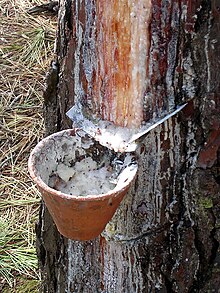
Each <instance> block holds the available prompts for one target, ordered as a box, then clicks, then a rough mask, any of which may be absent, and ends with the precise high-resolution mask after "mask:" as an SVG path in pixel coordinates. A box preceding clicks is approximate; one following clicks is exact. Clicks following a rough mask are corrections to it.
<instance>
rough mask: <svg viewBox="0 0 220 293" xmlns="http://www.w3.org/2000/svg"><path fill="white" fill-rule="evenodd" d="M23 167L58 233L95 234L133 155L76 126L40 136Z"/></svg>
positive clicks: (128, 175) (121, 191)
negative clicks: (119, 151) (120, 151)
mask: <svg viewBox="0 0 220 293" xmlns="http://www.w3.org/2000/svg"><path fill="white" fill-rule="evenodd" d="M28 169H29V172H30V175H31V177H32V178H33V180H34V182H35V183H36V184H37V186H38V188H39V190H40V192H41V194H42V196H43V199H44V201H45V203H46V206H47V208H48V210H49V212H50V214H51V216H52V217H53V220H54V222H55V224H56V226H57V228H58V230H59V232H60V233H61V234H62V235H64V236H65V237H67V238H70V239H74V240H90V239H93V238H95V237H97V236H98V235H99V234H100V233H101V232H102V231H103V230H104V228H105V226H106V224H107V223H108V222H109V221H110V219H111V218H112V216H113V215H114V213H115V211H116V209H117V207H118V206H119V204H120V202H121V201H122V199H123V197H124V195H125V194H126V192H127V191H128V189H129V187H130V185H131V183H132V181H133V180H134V179H135V176H136V173H137V169H138V167H137V162H136V159H135V156H134V155H132V154H129V153H125V154H118V153H115V152H114V151H111V150H109V149H108V148H106V147H104V146H102V145H100V144H99V143H98V142H96V141H95V140H94V139H93V138H91V137H90V136H88V135H87V134H86V133H85V132H84V131H83V130H81V129H69V130H63V131H61V132H58V133H55V134H53V135H50V136H48V137H47V138H45V139H43V140H42V141H41V142H40V143H39V144H38V145H37V146H36V147H35V148H34V150H33V151H32V153H31V155H30V158H29V162H28Z"/></svg>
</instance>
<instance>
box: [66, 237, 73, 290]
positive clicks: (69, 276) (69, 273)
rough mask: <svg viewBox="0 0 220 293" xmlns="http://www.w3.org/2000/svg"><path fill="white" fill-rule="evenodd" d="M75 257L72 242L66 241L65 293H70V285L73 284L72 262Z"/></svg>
mask: <svg viewBox="0 0 220 293" xmlns="http://www.w3.org/2000/svg"><path fill="white" fill-rule="evenodd" d="M74 258H75V255H74V254H73V241H72V240H70V239H69V240H68V243H67V259H68V268H67V291H66V292H67V293H68V292H71V284H72V282H73V276H74V272H73V260H74Z"/></svg>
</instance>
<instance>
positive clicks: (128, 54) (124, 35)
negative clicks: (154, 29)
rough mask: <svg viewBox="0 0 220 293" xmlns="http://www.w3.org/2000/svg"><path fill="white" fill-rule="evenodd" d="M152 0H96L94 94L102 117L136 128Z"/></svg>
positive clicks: (145, 72)
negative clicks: (96, 58) (96, 43)
mask: <svg viewBox="0 0 220 293" xmlns="http://www.w3.org/2000/svg"><path fill="white" fill-rule="evenodd" d="M150 8H151V1H144V0H141V1H138V3H136V2H135V3H134V2H132V1H130V0H121V1H118V0H114V1H105V0H98V1H97V38H98V48H97V51H98V74H97V76H96V81H95V85H94V86H95V97H94V99H97V103H98V105H99V109H100V114H101V116H102V118H103V119H104V120H109V121H112V122H114V123H115V124H116V125H120V126H126V127H129V128H136V127H139V126H140V125H141V122H142V120H143V113H142V112H143V95H144V91H145V86H146V78H147V60H148V50H149V38H148V26H149V24H148V22H149V17H150V10H151V9H150Z"/></svg>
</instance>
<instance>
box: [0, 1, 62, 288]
mask: <svg viewBox="0 0 220 293" xmlns="http://www.w3.org/2000/svg"><path fill="white" fill-rule="evenodd" d="M42 3H43V1H40V0H33V1H31V0H0V170H1V171H0V292H5V293H6V292H7V293H8V292H16V293H18V292H22V293H25V292H32V293H33V292H38V284H39V280H40V276H39V273H38V265H37V256H36V249H35V223H36V221H37V219H38V209H39V203H40V195H39V192H38V191H37V189H36V187H35V185H34V184H33V183H32V180H31V179H30V176H29V174H28V171H27V161H28V157H29V154H30V151H31V150H32V148H33V147H34V146H35V145H36V143H37V142H38V141H39V140H40V139H41V138H42V136H43V133H44V123H43V113H42V112H43V111H42V108H43V99H42V91H43V87H44V80H45V75H46V72H47V70H48V68H49V64H50V62H51V58H52V56H53V47H54V39H55V33H56V23H57V19H56V16H51V15H49V16H48V15H46V14H41V15H30V14H28V13H27V10H28V9H29V8H31V7H33V6H35V5H39V4H42ZM44 3H45V1H44Z"/></svg>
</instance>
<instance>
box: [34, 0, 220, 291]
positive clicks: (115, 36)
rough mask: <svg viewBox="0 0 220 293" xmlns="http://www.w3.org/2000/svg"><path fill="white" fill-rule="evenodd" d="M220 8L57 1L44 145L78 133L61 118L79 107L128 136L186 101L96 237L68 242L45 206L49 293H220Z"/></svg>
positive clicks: (118, 0)
mask: <svg viewBox="0 0 220 293" xmlns="http://www.w3.org/2000/svg"><path fill="white" fill-rule="evenodd" d="M132 3H134V4H132ZM132 5H133V6H132ZM219 7H220V1H217V0H216V1H202V0H198V1H191V0H174V1H159V0H152V1H150V0H145V1H144V0H140V1H136V2H134V1H130V0H113V1H104V0H97V1H94V0H91V1H88V0H85V1H79V0H75V1H72V0H61V1H60V9H59V18H58V23H59V26H58V36H57V44H56V46H57V47H56V51H57V60H55V61H54V63H53V65H52V67H51V69H50V72H49V74H48V76H47V87H46V90H45V93H44V98H45V119H46V130H47V134H50V133H53V132H55V131H59V130H61V129H65V128H69V127H71V126H72V123H71V121H70V120H69V119H68V118H67V117H66V115H65V113H66V111H67V110H69V108H70V107H72V106H73V105H74V103H75V100H76V99H78V98H80V99H82V100H83V101H84V102H83V107H84V109H85V112H86V113H92V114H97V115H99V116H100V117H102V118H103V119H107V120H111V121H113V122H114V123H116V124H118V125H122V126H126V127H130V126H132V123H134V124H135V125H136V124H140V122H141V121H143V120H144V121H148V120H149V119H151V118H152V117H154V116H155V115H157V116H160V114H161V113H163V111H164V109H169V108H172V107H173V106H177V105H179V104H181V103H183V102H185V101H189V102H188V105H187V106H186V108H185V109H184V110H183V111H182V112H181V113H180V114H179V115H178V116H175V117H173V118H171V119H169V120H168V121H167V122H165V123H164V124H163V125H161V126H158V127H157V128H156V129H155V130H154V131H152V132H151V133H150V134H149V135H148V136H147V137H146V138H145V140H144V141H143V143H142V145H141V147H140V150H139V153H138V157H139V159H138V161H139V172H138V177H137V180H136V182H135V184H134V186H133V188H132V189H131V191H130V192H129V194H127V195H126V198H125V199H124V201H123V202H122V204H121V205H120V207H119V209H118V210H117V212H116V214H115V216H114V217H113V219H112V221H111V222H110V223H109V224H108V225H107V227H106V229H105V231H104V232H103V233H102V235H101V236H100V237H98V238H96V239H95V240H93V241H87V242H79V241H73V240H68V239H65V238H64V237H62V236H61V235H60V234H59V233H58V232H57V230H56V227H55V225H54V224H53V221H52V219H51V217H50V215H49V213H48V211H47V209H46V207H45V205H44V204H43V203H42V206H41V212H40V220H39V223H38V225H37V247H38V256H39V262H40V269H41V272H42V279H43V282H42V288H41V291H42V292H61V293H62V292H74V293H76V292H79V293H84V292H85V293H87V292H88V293H89V292H103V293H119V292H120V293H123V292H124V293H136V292H137V293H139V292H168V293H171V292H178V293H179V292H204V293H205V292H209V290H211V291H210V292H219V291H218V290H219V288H220V277H219V271H220V248H219V242H220V230H219V227H220V199H219V198H220V197H219V196H220V189H219V185H220V173H219V170H220V100H219V92H220V91H219V90H220V89H219V77H220V76H219V72H220V70H219V69H220V68H219V58H220V52H219V51H220V49H219V48H220V46H219V41H220V37H219V23H220V8H219ZM125 21H126V23H125V24H123V23H124V22H125ZM114 42H116V45H114V44H113V43H114ZM131 44H133V45H134V48H133V49H131V47H132V46H131ZM135 46H136V47H135ZM132 50H133V51H132ZM129 56H130V57H129ZM126 58H130V59H129V60H130V62H128V61H127V60H128V59H126ZM135 66H136V67H135ZM103 68H104V69H103ZM100 95H101V96H102V97H101V98H100ZM123 96H126V97H128V98H127V100H126V106H125V108H126V107H127V108H126V109H124V108H123V104H122V103H121V101H122V99H123ZM133 101H136V102H137V103H136V102H135V106H133ZM142 104H144V108H143V109H140V105H142ZM113 105H116V107H113ZM115 109H116V110H115ZM109 113H112V115H110V114H109ZM135 113H136V114H135ZM123 115H124V116H123ZM129 115H130V116H129ZM127 116H129V117H130V118H128V117H127ZM127 118H128V119H127ZM125 124H126V125H125Z"/></svg>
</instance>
